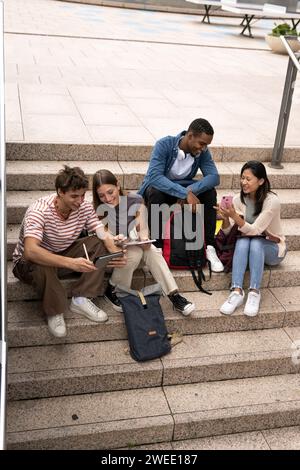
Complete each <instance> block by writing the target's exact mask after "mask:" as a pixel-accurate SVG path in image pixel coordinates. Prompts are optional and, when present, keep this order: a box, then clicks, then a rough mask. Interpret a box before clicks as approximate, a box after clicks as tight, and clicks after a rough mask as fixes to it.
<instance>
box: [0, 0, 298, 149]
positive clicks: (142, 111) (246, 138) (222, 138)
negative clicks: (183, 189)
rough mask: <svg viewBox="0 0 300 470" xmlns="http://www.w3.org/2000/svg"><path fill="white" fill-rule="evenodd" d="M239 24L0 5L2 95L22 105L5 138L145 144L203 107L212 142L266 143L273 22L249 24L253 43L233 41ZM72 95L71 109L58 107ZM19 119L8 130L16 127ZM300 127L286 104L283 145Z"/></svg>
mask: <svg viewBox="0 0 300 470" xmlns="http://www.w3.org/2000/svg"><path fill="white" fill-rule="evenodd" d="M20 18H21V19H20ZM239 22H240V20H239V19H238V18H214V19H213V21H212V23H211V24H210V25H207V24H203V23H201V19H200V17H199V16H198V15H186V14H185V15H184V14H174V13H168V12H164V13H163V12H154V11H139V10H124V9H119V8H109V7H103V6H93V5H81V4H76V5H75V4H72V3H68V4H65V3H64V2H55V1H50V0H27V1H26V5H24V2H22V1H21V0H10V1H8V0H6V1H5V46H6V47H5V52H6V54H5V62H6V63H5V69H6V84H7V85H8V86H11V91H10V92H9V93H10V94H9V95H8V97H9V98H11V97H13V98H15V96H16V94H15V91H13V90H15V89H16V87H18V90H19V96H20V103H21V106H22V103H23V102H24V103H26V101H27V102H28V105H27V104H26V105H25V110H24V111H23V109H22V116H21V119H22V129H23V132H24V133H23V134H22V133H21V131H20V130H19V131H16V130H15V129H14V127H13V126H11V125H8V126H7V139H8V141H10V142H12V141H23V142H31V141H36V142H54V143H55V142H56V143H58V142H61V143H81V144H82V143H90V144H93V143H98V142H100V143H103V142H108V143H129V142H130V141H131V142H132V143H140V144H149V143H154V141H155V140H156V139H158V138H160V137H163V136H164V135H167V134H172V133H173V132H176V133H177V132H179V131H180V130H182V129H184V128H186V127H187V125H188V124H189V122H190V121H192V120H193V119H194V118H196V117H199V103H201V105H202V107H204V108H205V114H206V115H205V116H203V117H206V118H207V119H209V120H211V121H212V123H213V125H214V128H215V139H214V140H215V142H216V143H218V144H222V145H225V146H228V145H237V146H244V145H246V146H247V145H253V143H255V144H256V145H269V146H271V145H273V142H274V136H275V131H276V126H277V119H278V114H279V107H280V102H281V97H282V87H283V85H284V79H285V73H286V68H287V58H286V57H285V56H280V55H276V54H272V53H271V52H270V51H269V50H268V46H267V45H266V43H265V41H264V36H265V35H266V33H267V32H269V30H270V29H271V28H272V26H273V21H272V20H264V21H258V22H257V23H256V24H255V25H253V34H254V39H253V38H252V39H251V38H247V37H240V35H239V34H238V33H237V29H238V25H239ZM203 63H205V65H206V67H205V69H203ZM298 82H299V81H298V80H297V81H296V87H295V92H294V103H295V104H296V105H297V100H298V94H299V90H300V88H299V83H298ZM183 84H184V90H188V91H183ZM30 95H33V96H34V99H33V100H32V102H31V101H30ZM51 95H52V96H53V97H54V98H53V102H52V101H51V99H50V98H49V96H51ZM70 99H71V100H72V102H73V104H72V105H70V106H69V104H68V105H66V104H63V105H62V106H60V105H59V104H58V105H57V106H55V105H54V103H55V102H58V103H60V102H61V103H62V102H65V103H66V100H67V101H68V102H69V100H70ZM35 101H36V102H37V103H41V104H40V105H39V104H38V105H37V106H36V105H35V104H34V102H35ZM42 103H44V104H42ZM99 105H100V107H99ZM71 109H72V114H69V113H70V112H71ZM216 109H217V110H218V112H217V113H216V111H215V110H216ZM245 109H246V110H247V113H245V112H244V110H245ZM49 111H50V112H52V111H53V112H54V113H55V114H49ZM62 113H64V114H62ZM17 114H20V111H19V110H16V112H15V113H14V114H13V116H10V120H8V119H7V122H9V123H10V122H18V121H17V119H16V116H17ZM298 121H299V107H298V106H293V107H292V110H291V116H290V124H289V129H288V133H287V139H286V145H288V146H289V145H292V146H298V147H299V145H300V141H299V132H298V130H297V125H296V123H297V122H298ZM254 122H255V123H256V124H255V125H254V124H253V123H254ZM116 126H118V127H119V128H120V131H119V133H118V132H116V131H115V127H116ZM137 134H138V136H137Z"/></svg>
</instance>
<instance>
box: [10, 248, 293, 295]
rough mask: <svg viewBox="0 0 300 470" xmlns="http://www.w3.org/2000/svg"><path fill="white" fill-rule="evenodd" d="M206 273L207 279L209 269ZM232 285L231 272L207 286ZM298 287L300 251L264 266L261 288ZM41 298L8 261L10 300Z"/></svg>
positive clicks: (186, 283) (182, 280) (141, 279)
mask: <svg viewBox="0 0 300 470" xmlns="http://www.w3.org/2000/svg"><path fill="white" fill-rule="evenodd" d="M204 272H205V273H206V276H207V279H208V273H207V270H205V271H204ZM172 273H173V275H174V278H175V280H176V282H177V285H178V288H179V289H180V290H181V291H186V292H193V291H197V287H196V286H195V284H194V281H193V278H192V275H191V273H190V272H189V271H180V270H177V271H176V270H172ZM106 279H107V277H106ZM62 282H63V283H64V285H65V286H66V288H67V289H68V288H69V287H70V286H71V284H72V279H64V280H63V281H62ZM133 282H134V284H133V288H137V289H140V288H142V287H143V286H145V285H149V284H153V283H154V282H155V281H154V280H153V278H152V276H151V275H150V274H146V275H145V274H144V273H143V272H142V271H137V272H136V273H135V274H134V278H133ZM230 283H231V273H227V274H225V273H212V277H211V279H208V281H207V282H205V283H204V286H205V288H206V289H208V290H211V291H215V290H223V289H228V288H229V286H230ZM248 284H249V272H247V273H246V276H245V286H247V285H248ZM298 285H300V251H290V252H288V253H287V255H286V257H285V259H284V260H283V262H282V263H281V264H280V265H278V266H273V267H268V266H266V267H265V271H264V274H263V279H262V284H261V286H262V288H265V287H279V286H298ZM104 288H105V285H104ZM38 298H39V296H38V294H37V292H36V291H35V290H34V288H33V287H32V286H30V285H28V284H24V283H23V282H20V281H19V280H18V279H16V278H15V277H14V275H13V273H12V263H11V262H8V281H7V300H8V301H14V300H32V299H38Z"/></svg>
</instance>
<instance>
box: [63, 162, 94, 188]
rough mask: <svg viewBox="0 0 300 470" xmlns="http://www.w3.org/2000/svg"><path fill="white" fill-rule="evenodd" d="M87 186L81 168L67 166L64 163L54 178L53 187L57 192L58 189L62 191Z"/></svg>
mask: <svg viewBox="0 0 300 470" xmlns="http://www.w3.org/2000/svg"><path fill="white" fill-rule="evenodd" d="M88 186H89V180H88V178H87V176H85V174H84V172H83V170H82V169H81V168H79V167H78V166H76V167H73V168H71V167H69V166H67V165H64V167H63V169H62V170H60V172H59V173H58V175H57V176H56V179H55V189H56V192H57V193H58V190H59V189H60V190H61V191H62V192H63V193H66V192H67V191H69V190H71V189H73V190H77V189H87V188H88Z"/></svg>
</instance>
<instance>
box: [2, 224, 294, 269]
mask: <svg viewBox="0 0 300 470" xmlns="http://www.w3.org/2000/svg"><path fill="white" fill-rule="evenodd" d="M20 227H21V225H20V224H9V225H8V226H7V259H8V260H11V259H12V255H13V251H14V249H15V246H16V244H17V242H18V239H19V233H20ZM282 228H283V233H284V234H285V236H286V244H287V247H288V250H300V218H297V219H282Z"/></svg>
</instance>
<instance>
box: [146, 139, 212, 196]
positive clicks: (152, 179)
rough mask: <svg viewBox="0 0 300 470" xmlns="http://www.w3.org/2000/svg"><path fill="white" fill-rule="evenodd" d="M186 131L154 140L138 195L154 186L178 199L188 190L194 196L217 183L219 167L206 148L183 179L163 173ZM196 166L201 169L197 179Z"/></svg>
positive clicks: (172, 159)
mask: <svg viewBox="0 0 300 470" xmlns="http://www.w3.org/2000/svg"><path fill="white" fill-rule="evenodd" d="M185 133H186V131H183V132H181V133H180V134H178V135H177V136H167V137H163V138H162V139H160V140H158V141H157V142H156V144H155V146H154V148H153V151H152V154H151V159H150V163H149V167H148V171H147V174H146V175H145V178H144V181H143V183H142V185H141V187H140V189H139V191H138V193H139V194H140V195H141V196H143V195H144V193H145V191H146V189H147V188H148V186H153V187H154V188H156V189H158V190H160V191H162V192H164V193H167V194H169V195H171V196H175V197H177V198H178V199H185V198H186V197H187V194H188V192H189V191H192V192H193V193H194V194H195V195H197V194H200V193H204V192H205V191H208V190H209V189H212V188H214V187H215V186H218V185H219V184H220V177H219V174H218V170H217V168H216V165H215V163H214V161H213V159H212V156H211V153H210V151H209V150H208V149H207V150H205V151H204V152H201V154H200V155H199V156H198V157H196V158H195V161H194V163H193V166H192V168H191V172H190V174H189V175H188V176H187V177H186V178H185V179H184V180H182V181H181V180H176V181H172V180H170V179H169V178H168V177H167V176H166V175H167V174H168V172H169V170H170V168H172V166H173V164H174V162H175V160H176V158H177V152H178V145H179V141H180V139H181V138H182V136H183V135H184V134H185ZM198 169H200V170H201V172H202V174H203V178H202V179H201V180H199V181H196V180H193V178H194V177H195V175H196V173H197V171H198Z"/></svg>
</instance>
